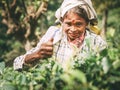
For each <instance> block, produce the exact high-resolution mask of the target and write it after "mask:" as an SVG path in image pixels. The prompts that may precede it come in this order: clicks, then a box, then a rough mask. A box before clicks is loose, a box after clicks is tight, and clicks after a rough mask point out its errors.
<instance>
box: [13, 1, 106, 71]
mask: <svg viewBox="0 0 120 90" xmlns="http://www.w3.org/2000/svg"><path fill="white" fill-rule="evenodd" d="M55 16H56V18H57V19H58V20H59V21H60V23H61V27H60V28H58V27H55V26H51V27H50V28H49V29H48V31H47V32H46V34H45V35H44V36H43V37H42V39H41V40H40V41H39V43H38V44H37V46H36V47H35V48H33V49H31V50H30V51H28V52H27V53H26V54H24V55H21V56H19V57H17V58H16V59H15V60H14V69H21V68H23V65H24V64H25V63H31V62H33V61H35V60H38V59H42V58H49V57H51V56H52V57H54V58H55V60H56V61H57V62H58V63H60V64H61V66H63V67H64V66H65V65H66V63H67V61H69V60H70V59H72V60H74V58H78V59H79V60H84V59H85V58H86V57H87V56H88V55H89V54H90V53H91V52H92V53H93V54H96V53H97V52H100V51H101V50H103V49H104V48H105V47H106V46H107V45H106V42H105V41H104V40H103V39H102V38H101V37H100V36H98V35H97V34H94V33H93V32H92V31H91V30H90V28H89V26H90V25H94V24H96V22H95V21H96V19H97V16H96V13H95V10H94V8H93V7H92V3H91V1H90V0H69V2H68V1H67V0H64V1H63V3H62V5H61V7H60V8H59V9H58V10H57V11H56V14H55Z"/></svg>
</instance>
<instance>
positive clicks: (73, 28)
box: [62, 12, 87, 41]
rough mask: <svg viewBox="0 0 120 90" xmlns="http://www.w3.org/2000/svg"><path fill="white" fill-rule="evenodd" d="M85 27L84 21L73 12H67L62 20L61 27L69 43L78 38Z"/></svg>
mask: <svg viewBox="0 0 120 90" xmlns="http://www.w3.org/2000/svg"><path fill="white" fill-rule="evenodd" d="M86 26H87V22H86V21H85V19H84V18H82V17H80V16H79V15H77V14H75V13H73V12H68V13H67V14H66V15H65V17H64V18H63V25H62V27H63V30H64V32H65V33H66V35H67V38H68V40H69V41H72V40H75V39H76V38H79V37H80V36H81V35H82V34H83V33H84V32H85V29H86Z"/></svg>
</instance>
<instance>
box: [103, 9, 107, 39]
mask: <svg viewBox="0 0 120 90" xmlns="http://www.w3.org/2000/svg"><path fill="white" fill-rule="evenodd" d="M107 19H108V10H107V9H105V11H104V13H103V20H102V26H103V29H102V32H101V36H102V37H103V38H104V39H106V32H107Z"/></svg>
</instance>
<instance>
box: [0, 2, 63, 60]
mask: <svg viewBox="0 0 120 90" xmlns="http://www.w3.org/2000/svg"><path fill="white" fill-rule="evenodd" d="M60 2H61V1H54V0H50V1H49V0H1V1H0V26H1V27H0V32H1V35H0V38H1V39H0V49H1V51H0V54H1V58H4V59H5V58H6V60H5V61H10V60H13V59H14V58H15V56H17V55H18V54H20V53H24V52H25V50H29V49H30V48H32V47H34V46H35V45H36V43H37V42H38V40H39V39H40V36H41V34H42V32H45V30H47V28H48V27H49V26H50V25H51V24H52V23H54V20H55V17H54V12H55V10H56V9H57V8H58V7H59V4H60ZM18 52H20V53H18Z"/></svg>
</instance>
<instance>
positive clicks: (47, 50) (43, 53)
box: [37, 38, 53, 58]
mask: <svg viewBox="0 0 120 90" xmlns="http://www.w3.org/2000/svg"><path fill="white" fill-rule="evenodd" d="M52 54H53V38H51V39H50V40H49V41H48V42H46V43H43V44H41V47H40V49H39V50H38V51H37V55H38V58H48V57H51V56H52Z"/></svg>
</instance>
